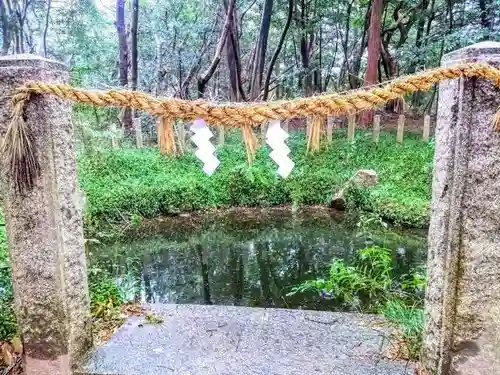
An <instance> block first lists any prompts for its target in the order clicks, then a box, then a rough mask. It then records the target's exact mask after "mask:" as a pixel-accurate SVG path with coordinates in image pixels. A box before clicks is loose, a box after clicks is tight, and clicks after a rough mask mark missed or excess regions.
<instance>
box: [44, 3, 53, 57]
mask: <svg viewBox="0 0 500 375" xmlns="http://www.w3.org/2000/svg"><path fill="white" fill-rule="evenodd" d="M51 6H52V0H48V2H47V12H46V13H45V27H44V29H43V56H44V57H47V33H48V31H49V21H50V8H51Z"/></svg>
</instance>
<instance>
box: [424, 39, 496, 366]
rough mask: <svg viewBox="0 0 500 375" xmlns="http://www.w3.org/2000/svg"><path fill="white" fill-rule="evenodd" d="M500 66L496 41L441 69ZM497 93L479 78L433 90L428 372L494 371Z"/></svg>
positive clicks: (446, 60)
mask: <svg viewBox="0 0 500 375" xmlns="http://www.w3.org/2000/svg"><path fill="white" fill-rule="evenodd" d="M468 62H487V63H490V64H492V65H495V66H497V67H498V66H500V43H493V42H483V43H478V44H475V45H472V46H470V47H467V48H463V49H460V50H458V51H455V52H452V53H450V54H448V55H445V56H444V57H443V60H442V66H452V65H455V64H459V63H468ZM499 105H500V91H499V90H498V89H496V88H495V87H494V86H493V85H492V83H491V82H489V81H487V80H484V79H475V78H461V79H455V80H453V81H446V82H443V83H441V84H440V86H439V103H438V119H437V124H436V154H435V159H434V163H435V164H434V165H435V166H434V180H433V187H432V214H431V222H430V228H429V255H428V287H427V295H426V301H425V302H426V308H425V311H426V314H425V317H426V327H425V332H424V350H423V356H422V363H423V365H424V366H425V367H426V368H427V369H428V370H430V371H431V372H432V373H433V374H437V375H444V374H453V375H474V374H499V373H500V133H499V132H495V131H493V129H492V121H493V118H494V115H495V111H496V110H497V109H498V107H499Z"/></svg>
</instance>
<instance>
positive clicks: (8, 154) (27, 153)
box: [2, 92, 40, 194]
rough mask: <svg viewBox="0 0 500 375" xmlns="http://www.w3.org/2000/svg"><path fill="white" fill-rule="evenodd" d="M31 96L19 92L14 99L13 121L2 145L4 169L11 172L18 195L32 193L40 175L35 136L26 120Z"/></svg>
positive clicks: (12, 181) (27, 93)
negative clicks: (27, 106)
mask: <svg viewBox="0 0 500 375" xmlns="http://www.w3.org/2000/svg"><path fill="white" fill-rule="evenodd" d="M30 96H31V94H30V93H29V92H19V93H17V94H16V95H14V97H13V98H12V112H11V116H12V120H11V123H10V126H9V128H8V129H7V132H6V134H5V138H4V141H3V145H2V153H3V155H4V157H5V159H4V168H5V170H6V171H9V172H10V174H11V176H10V178H11V179H12V180H11V183H12V185H13V187H14V191H15V192H16V193H18V194H24V193H26V192H28V191H30V190H31V189H32V188H33V186H34V185H35V179H36V178H37V177H38V176H39V175H40V163H39V161H38V157H37V152H36V147H35V140H34V136H33V133H32V131H31V129H30V128H29V127H28V125H27V124H26V121H25V120H24V115H25V113H24V111H25V107H26V105H27V103H28V101H29V99H30Z"/></svg>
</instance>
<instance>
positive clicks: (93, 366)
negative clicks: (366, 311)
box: [76, 305, 413, 375]
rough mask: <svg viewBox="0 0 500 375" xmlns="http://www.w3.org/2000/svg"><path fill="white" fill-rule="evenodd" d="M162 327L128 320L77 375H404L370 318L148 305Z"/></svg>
mask: <svg viewBox="0 0 500 375" xmlns="http://www.w3.org/2000/svg"><path fill="white" fill-rule="evenodd" d="M151 308H152V310H153V311H154V312H155V314H156V315H158V316H161V317H162V318H163V319H164V322H163V323H161V324H154V325H153V324H142V323H143V322H144V318H139V317H133V318H129V319H128V320H127V322H126V323H125V324H124V326H123V327H122V328H121V329H120V330H119V331H118V332H117V333H116V334H115V335H114V337H112V338H111V340H110V341H109V342H107V343H106V344H105V345H103V346H101V347H99V348H96V349H95V350H94V352H92V353H91V354H90V356H89V358H88V359H87V361H86V362H85V363H84V365H83V366H82V367H81V368H80V369H79V370H78V371H77V373H76V374H77V375H111V374H113V375H140V374H141V375H142V374H144V375H164V374H166V375H169V374H178V375H212V374H217V375H223V374H224V375H225V374H227V375H229V374H238V375H240V374H241V375H246V374H266V375H296V374H297V375H309V374H311V375H313V374H318V375H319V374H328V375H403V374H413V366H412V365H409V364H407V363H406V362H397V361H388V360H385V359H382V358H381V356H380V352H381V350H382V347H383V346H384V342H387V340H386V339H384V332H383V331H382V329H381V328H380V326H379V325H377V324H376V323H377V322H378V321H379V318H377V317H375V316H370V315H359V314H346V313H332V312H321V311H305V310H286V309H262V308H251V307H234V306H206V305H151Z"/></svg>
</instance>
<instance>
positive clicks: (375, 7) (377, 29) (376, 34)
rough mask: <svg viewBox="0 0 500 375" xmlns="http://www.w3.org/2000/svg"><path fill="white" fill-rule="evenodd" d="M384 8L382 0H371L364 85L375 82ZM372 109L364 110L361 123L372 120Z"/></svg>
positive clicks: (367, 122) (366, 123) (368, 122)
mask: <svg viewBox="0 0 500 375" xmlns="http://www.w3.org/2000/svg"><path fill="white" fill-rule="evenodd" d="M383 8H384V1H383V0H373V2H372V9H371V16H370V37H369V39H368V61H367V66H366V74H365V86H370V85H373V84H375V83H377V71H378V60H379V58H380V46H381V43H382V41H381V37H380V34H381V20H382V11H383ZM372 119H373V111H366V112H365V113H364V114H363V116H362V118H361V123H362V124H364V125H368V124H370V123H371V122H372Z"/></svg>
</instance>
